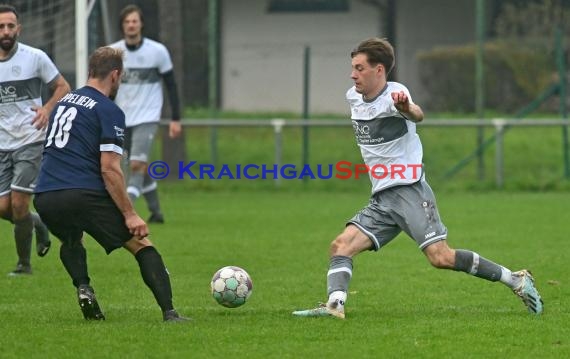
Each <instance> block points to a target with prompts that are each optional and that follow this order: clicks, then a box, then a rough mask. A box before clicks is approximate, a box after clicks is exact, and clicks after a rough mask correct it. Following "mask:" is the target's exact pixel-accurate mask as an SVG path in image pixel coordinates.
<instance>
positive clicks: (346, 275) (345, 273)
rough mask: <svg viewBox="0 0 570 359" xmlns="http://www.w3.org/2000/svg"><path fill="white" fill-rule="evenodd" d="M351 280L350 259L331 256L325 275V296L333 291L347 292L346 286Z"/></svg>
mask: <svg viewBox="0 0 570 359" xmlns="http://www.w3.org/2000/svg"><path fill="white" fill-rule="evenodd" d="M351 278H352V258H350V257H346V256H332V257H331V259H330V264H329V271H328V273H327V294H331V293H332V292H335V291H342V292H348V284H349V282H350V279H351Z"/></svg>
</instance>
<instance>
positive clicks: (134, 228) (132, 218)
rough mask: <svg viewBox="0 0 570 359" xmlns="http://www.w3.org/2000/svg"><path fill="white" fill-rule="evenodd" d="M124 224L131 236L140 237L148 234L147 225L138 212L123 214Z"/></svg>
mask: <svg viewBox="0 0 570 359" xmlns="http://www.w3.org/2000/svg"><path fill="white" fill-rule="evenodd" d="M125 224H126V225H127V228H128V229H129V232H131V234H132V235H133V236H137V237H139V238H141V239H142V238H144V237H146V236H148V226H147V224H146V222H145V221H144V220H143V219H142V218H141V217H140V216H139V215H138V214H136V213H133V214H131V215H128V216H125Z"/></svg>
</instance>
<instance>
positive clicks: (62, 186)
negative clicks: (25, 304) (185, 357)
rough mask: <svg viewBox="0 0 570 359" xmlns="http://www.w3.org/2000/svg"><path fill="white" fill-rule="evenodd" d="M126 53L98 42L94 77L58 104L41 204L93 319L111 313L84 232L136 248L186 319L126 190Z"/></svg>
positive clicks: (164, 301)
mask: <svg viewBox="0 0 570 359" xmlns="http://www.w3.org/2000/svg"><path fill="white" fill-rule="evenodd" d="M122 55H123V52H122V51H121V50H119V49H113V48H111V47H102V48H99V49H97V50H96V51H95V52H94V53H93V54H92V55H91V57H90V59H89V74H88V80H87V85H86V86H84V87H82V88H80V89H78V90H76V91H73V92H71V93H68V94H67V95H65V96H64V97H63V98H62V99H61V100H60V101H59V102H58V104H57V107H56V108H55V109H54V111H53V112H52V115H51V117H50V122H49V126H48V136H47V138H46V141H45V149H44V153H43V159H42V164H41V167H40V174H39V178H38V184H37V187H36V196H35V198H34V204H35V206H36V209H37V210H38V213H39V214H40V216H41V217H42V219H43V220H44V222H45V224H46V225H47V227H48V228H49V230H50V231H51V232H52V233H53V234H54V235H55V236H56V237H57V238H59V239H60V241H61V247H60V258H61V261H62V263H63V265H64V267H65V269H66V270H67V272H68V273H69V275H70V276H71V279H72V280H73V285H74V286H75V287H76V288H77V297H78V301H79V305H80V307H81V310H82V312H83V316H84V317H85V319H88V320H89V319H93V320H101V319H105V317H104V315H103V313H102V312H101V309H100V307H99V304H98V303H97V299H96V297H95V292H94V290H93V288H92V287H91V286H90V278H89V275H88V271H87V253H86V251H85V247H84V246H83V243H82V237H83V232H86V233H88V234H89V235H91V236H92V237H93V238H94V239H95V240H96V241H97V242H98V243H99V244H100V245H101V246H102V247H103V248H105V251H106V252H107V253H108V254H109V253H111V252H112V251H113V250H115V249H116V248H120V247H123V248H125V249H126V250H128V251H129V252H130V253H132V254H133V255H134V257H135V258H136V260H137V262H138V264H139V267H140V272H141V275H142V278H143V280H144V282H145V284H146V285H147V286H148V287H149V288H150V289H151V291H152V293H153V294H154V297H155V299H156V301H157V302H158V305H159V306H160V308H161V309H162V314H163V319H164V321H185V320H186V318H183V317H181V316H180V315H179V314H178V313H177V312H176V310H174V307H173V304H172V289H171V285H170V278H169V274H168V272H167V270H166V267H165V266H164V263H163V261H162V258H161V256H160V254H159V253H158V251H157V250H156V249H155V247H154V246H153V244H152V243H151V242H150V241H149V239H148V237H147V236H148V226H147V224H146V223H145V222H144V221H143V220H142V219H141V218H140V217H139V215H138V214H137V213H136V212H135V210H134V208H133V205H132V203H131V201H130V200H129V197H128V195H127V192H126V190H125V182H124V177H123V172H122V170H121V156H122V154H123V149H122V146H123V140H124V132H125V115H124V113H123V111H121V109H120V108H119V107H118V106H117V105H116V104H115V103H114V102H113V100H112V99H113V98H114V97H115V95H116V94H117V89H118V88H119V85H120V81H121V75H122V70H123V57H122ZM125 283H126V282H125Z"/></svg>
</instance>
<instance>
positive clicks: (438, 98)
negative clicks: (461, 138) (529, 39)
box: [418, 41, 556, 113]
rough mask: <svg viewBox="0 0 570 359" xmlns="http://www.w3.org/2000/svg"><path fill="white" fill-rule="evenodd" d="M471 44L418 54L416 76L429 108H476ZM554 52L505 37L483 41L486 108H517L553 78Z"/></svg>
mask: <svg viewBox="0 0 570 359" xmlns="http://www.w3.org/2000/svg"><path fill="white" fill-rule="evenodd" d="M475 51H476V49H475V45H465V46H457V47H438V48H434V49H432V50H429V51H423V52H420V53H419V54H418V66H419V74H420V81H421V82H422V84H423V86H425V88H426V89H427V92H428V95H427V96H428V101H426V102H425V103H424V104H423V107H424V108H425V109H427V110H431V111H456V112H457V111H458V112H473V111H474V110H475V101H474V98H475ZM555 71H556V68H555V61H554V57H553V56H552V55H551V54H550V53H548V52H545V51H544V49H543V48H542V49H541V48H539V47H525V46H521V45H520V44H515V43H511V42H506V41H495V42H487V43H486V44H485V46H484V83H485V88H484V93H485V107H486V108H487V109H491V110H495V111H501V112H511V113H512V112H515V111H516V110H518V109H520V108H521V107H523V106H525V105H527V104H528V103H530V102H531V101H532V100H534V99H535V98H536V97H537V96H538V95H539V94H540V93H541V92H543V91H544V90H545V89H546V88H547V87H548V86H549V85H550V84H552V83H553V82H554V80H555V76H554V74H555Z"/></svg>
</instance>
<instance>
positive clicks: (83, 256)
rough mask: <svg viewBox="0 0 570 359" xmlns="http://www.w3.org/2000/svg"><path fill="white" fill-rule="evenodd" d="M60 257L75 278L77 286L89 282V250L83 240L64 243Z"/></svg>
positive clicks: (60, 249) (70, 274) (73, 278)
mask: <svg viewBox="0 0 570 359" xmlns="http://www.w3.org/2000/svg"><path fill="white" fill-rule="evenodd" d="M59 258H60V259H61V262H62V263H63V266H64V267H65V270H67V273H69V276H70V277H71V279H72V280H73V285H74V286H75V287H79V286H80V285H82V284H89V275H88V274H87V252H86V251H85V247H83V244H82V243H81V242H73V244H68V243H62V245H61V247H60V248H59Z"/></svg>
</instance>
